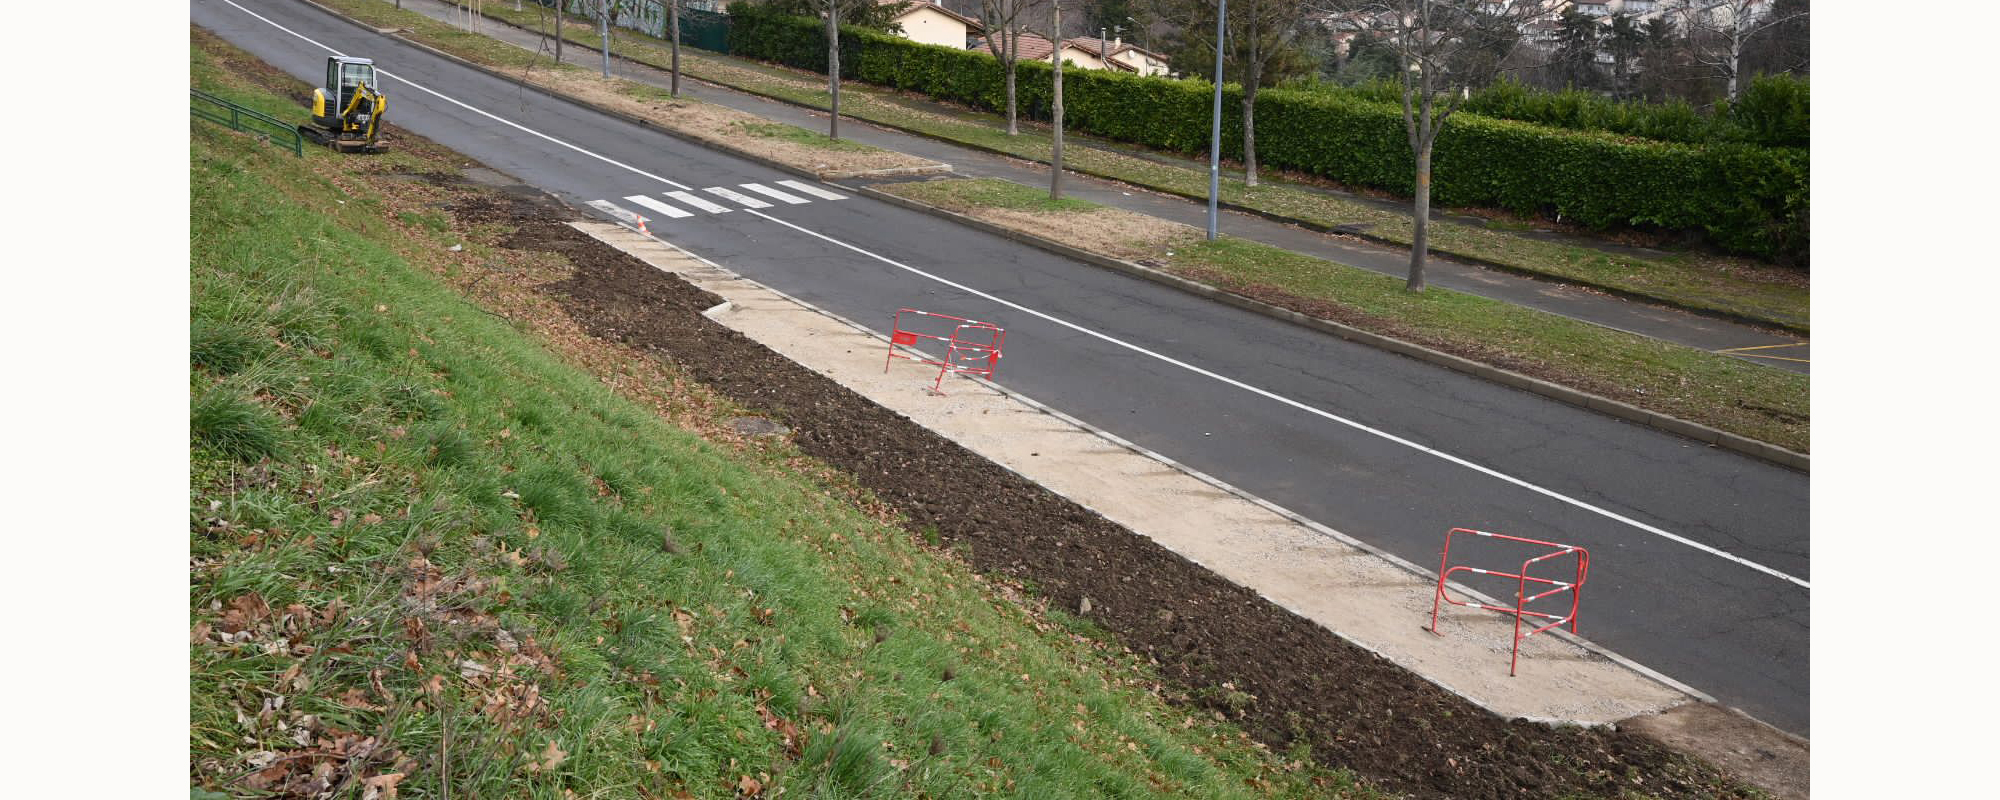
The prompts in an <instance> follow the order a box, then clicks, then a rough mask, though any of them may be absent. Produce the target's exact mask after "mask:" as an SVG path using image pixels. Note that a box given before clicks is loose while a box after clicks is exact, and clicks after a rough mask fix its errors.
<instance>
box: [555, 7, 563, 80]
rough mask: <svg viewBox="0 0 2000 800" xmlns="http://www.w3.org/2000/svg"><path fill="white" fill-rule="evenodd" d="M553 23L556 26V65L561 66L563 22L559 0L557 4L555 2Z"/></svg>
mask: <svg viewBox="0 0 2000 800" xmlns="http://www.w3.org/2000/svg"><path fill="white" fill-rule="evenodd" d="M555 21H556V25H555V29H556V63H558V64H561V63H562V40H563V32H562V22H563V9H562V2H561V0H557V2H556V8H555Z"/></svg>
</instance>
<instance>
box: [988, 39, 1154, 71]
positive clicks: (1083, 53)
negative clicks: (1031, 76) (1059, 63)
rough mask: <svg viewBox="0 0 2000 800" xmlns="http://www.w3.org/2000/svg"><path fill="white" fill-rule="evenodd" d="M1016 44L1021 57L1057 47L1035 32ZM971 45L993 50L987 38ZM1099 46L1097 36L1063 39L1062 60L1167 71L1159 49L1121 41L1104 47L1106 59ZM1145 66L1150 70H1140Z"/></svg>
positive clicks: (1041, 56)
mask: <svg viewBox="0 0 2000 800" xmlns="http://www.w3.org/2000/svg"><path fill="white" fill-rule="evenodd" d="M1016 47H1017V48H1018V50H1019V53H1020V59H1021V60H1022V61H1047V60H1049V53H1050V52H1051V51H1053V50H1054V49H1055V44H1054V43H1052V42H1050V41H1049V40H1048V39H1045V38H1042V37H1040V36H1036V35H1035V34H1032V33H1023V34H1021V39H1020V43H1019V44H1018V45H1016ZM972 49H974V50H979V51H981V52H987V53H991V52H993V51H992V50H989V49H987V46H986V40H985V39H979V40H977V41H974V42H973V43H972ZM1098 49H1099V48H1098V39H1096V38H1095V37H1093V38H1089V39H1085V38H1082V37H1077V38H1074V39H1064V40H1063V43H1062V60H1063V61H1064V62H1066V63H1068V64H1070V65H1071V66H1073V67H1076V68H1078V69H1114V70H1119V71H1121V72H1132V73H1137V74H1140V75H1158V74H1161V73H1163V72H1165V71H1166V64H1167V58H1166V56H1163V55H1160V54H1158V53H1154V52H1151V51H1148V50H1141V49H1139V48H1137V47H1133V46H1132V45H1130V44H1126V43H1124V42H1119V43H1116V44H1113V45H1110V46H1108V47H1106V48H1104V49H1108V50H1110V51H1111V58H1110V59H1109V60H1108V61H1107V60H1106V59H1104V58H1101V57H1099V56H1098ZM1142 69H1144V70H1149V71H1146V72H1141V71H1140V70H1142Z"/></svg>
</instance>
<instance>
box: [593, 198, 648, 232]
mask: <svg viewBox="0 0 2000 800" xmlns="http://www.w3.org/2000/svg"><path fill="white" fill-rule="evenodd" d="M584 205H587V206H590V207H591V208H594V209H597V210H599V211H602V212H604V213H605V214H607V215H609V216H610V217H611V218H612V219H615V220H618V221H619V222H623V223H625V224H627V225H630V226H633V227H635V228H636V227H638V226H639V223H640V222H641V221H642V218H641V217H640V216H639V215H638V214H634V213H632V212H631V211H628V210H626V209H625V208H624V207H623V206H620V205H618V204H617V203H613V202H611V201H609V200H592V201H590V202H588V203H585V204H584Z"/></svg>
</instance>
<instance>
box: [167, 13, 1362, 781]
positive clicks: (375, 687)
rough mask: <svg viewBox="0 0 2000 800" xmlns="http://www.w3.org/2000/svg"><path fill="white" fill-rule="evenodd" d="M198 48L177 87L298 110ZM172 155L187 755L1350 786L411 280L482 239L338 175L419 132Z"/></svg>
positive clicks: (565, 776)
mask: <svg viewBox="0 0 2000 800" xmlns="http://www.w3.org/2000/svg"><path fill="white" fill-rule="evenodd" d="M209 46H210V45H207V44H204V45H202V46H201V47H198V48H197V50H196V54H195V63H194V65H193V71H194V75H195V80H196V82H197V85H200V86H202V87H203V88H205V89H209V90H212V91H217V92H218V93H221V94H223V95H225V96H228V97H231V98H233V99H236V100H238V101H239V102H244V103H246V104H248V105H251V106H253V107H258V108H260V109H261V110H264V111H267V112H269V113H273V114H277V115H280V116H281V117H283V118H291V117H295V116H297V114H298V109H296V108H292V107H291V104H290V103H289V102H288V101H286V100H284V99H282V98H280V97H278V96H275V95H272V94H269V93H266V92H263V91H259V90H256V89H253V88H251V87H249V86H248V85H247V84H244V83H242V82H241V81H240V80H238V79H235V78H232V77H231V76H230V75H228V74H225V73H224V72H222V71H221V70H219V69H218V68H217V66H216V63H217V62H216V60H215V58H216V57H215V56H212V55H204V54H203V52H202V50H203V49H206V48H207V47H209ZM191 162H192V167H191V174H190V182H191V191H192V195H193V196H192V198H191V199H192V204H191V205H192V209H193V218H192V220H191V235H192V242H191V253H192V264H191V272H192V281H193V287H192V289H193V293H192V296H193V298H194V305H193V308H191V309H190V314H191V318H192V323H191V324H192V339H193V342H194V345H193V352H192V362H193V367H192V368H191V370H190V374H189V390H190V398H191V403H192V405H193V409H194V410H193V415H192V419H191V421H190V429H191V449H190V461H191V475H190V496H189V523H190V542H189V543H190V549H191V555H192V561H191V567H190V584H191V585H190V624H191V625H192V626H193V630H192V631H191V644H190V649H189V659H190V672H191V675H192V677H191V685H190V690H191V692H190V693H191V707H190V716H191V718H192V724H191V727H190V732H189V745H190V772H191V780H193V781H194V782H196V783H197V784H201V785H205V786H208V787H210V788H216V789H226V790H227V791H228V792H229V793H231V794H243V793H248V792H250V791H251V790H252V789H253V788H257V787H262V788H266V789H284V788H287V787H290V788H292V789H295V790H298V791H308V790H312V789H317V788H319V787H324V786H328V785H335V786H344V787H345V789H346V790H347V793H348V794H349V795H359V794H360V793H361V792H360V791H359V789H360V788H361V787H362V786H363V785H374V786H377V787H380V786H383V785H393V786H398V788H400V790H401V791H402V792H405V793H407V794H406V796H434V795H436V794H439V793H440V792H441V790H442V789H444V788H445V787H446V786H447V785H448V786H449V788H450V789H451V790H452V791H453V792H454V793H455V794H457V795H459V796H466V797H493V796H501V795H503V794H507V795H510V796H520V795H527V796H538V797H555V796H565V795H564V792H565V790H575V791H577V792H579V793H582V794H590V793H592V792H598V793H603V794H605V795H607V796H635V795H639V794H640V793H642V792H643V793H645V796H655V797H660V796H685V795H682V794H680V793H682V792H686V793H689V794H691V795H693V796H709V797H726V796H731V795H732V794H734V793H736V792H738V791H740V790H744V789H757V790H761V791H762V793H763V795H764V796H771V795H773V794H776V793H777V791H776V790H777V789H778V788H782V789H785V790H787V792H788V793H790V794H793V795H805V794H811V795H815V796H820V795H824V796H858V795H863V794H871V795H872V794H882V795H911V796H914V795H925V794H928V795H930V796H943V795H959V794H964V795H985V794H993V795H1009V796H1024V797H1062V796H1071V797H1099V796H1153V795H1157V794H1159V793H1173V794H1186V795H1192V796H1216V797H1228V796H1244V795H1247V794H1250V793H1251V791H1250V789H1249V788H1248V787H1250V786H1256V787H1260V789H1261V790H1262V791H1268V792H1271V793H1276V794H1281V795H1295V796H1302V795H1320V794H1322V793H1325V792H1329V791H1332V792H1337V793H1349V794H1352V793H1353V791H1352V790H1348V789H1331V788H1327V787H1333V786H1338V785H1341V784H1344V782H1345V779H1344V778H1343V777H1342V776H1329V775H1326V774H1324V773H1315V772H1314V771H1313V770H1311V769H1310V768H1301V767H1299V766H1298V765H1297V764H1295V763H1287V762H1284V761H1281V760H1279V759H1277V758H1274V757H1273V756H1271V755H1270V754H1267V753H1264V752H1262V751H1261V750H1259V749H1257V748H1255V747H1252V746H1250V745H1249V744H1248V743H1247V742H1245V741H1244V740H1243V737H1242V736H1241V734H1240V733H1239V732H1237V731H1235V730H1234V729H1232V728H1228V727H1225V726H1222V725H1220V724H1216V723H1212V722H1210V721H1208V720H1206V719H1196V718H1190V717H1188V716H1187V715H1185V714H1182V713H1180V712H1178V711H1176V710H1174V709H1172V708H1170V707H1168V706H1167V705H1165V704H1164V703H1163V702H1162V701H1161V700H1160V699H1159V698H1158V697H1157V696H1156V695H1154V694H1152V689H1151V687H1152V686H1153V684H1152V683H1151V681H1150V680H1149V678H1148V676H1147V674H1146V673H1145V672H1144V670H1143V669H1142V668H1140V667H1139V666H1137V665H1135V664H1133V663H1132V662H1131V660H1130V659H1129V657H1126V656H1123V655H1121V654H1119V653H1117V652H1115V651H1114V650H1113V649H1112V648H1109V647H1106V646H1104V645H1102V644H1100V643H1098V642H1097V641H1096V640H1093V639H1091V638H1089V637H1084V636H1079V635H1077V634H1076V633H1075V632H1074V631H1071V630H1068V629H1065V628H1064V627H1062V626H1061V625H1059V624H1052V623H1051V622H1049V619H1048V618H1047V617H1044V616H1040V615H1036V614H1032V613H1029V612H1027V611H1024V610H1023V608H1022V607H1021V606H1020V605H1018V604H1016V603H1014V602H1010V601H1008V600H1006V599H1004V597H1005V596H1007V595H1010V594H1011V592H1010V591H1009V590H1007V589H1006V588H1005V587H996V586H994V585H992V584H990V583H987V582H986V581H985V580H983V579H982V578H981V577H980V576H977V575H974V574H970V573H969V572H968V570H967V569H966V568H965V567H964V566H963V565H962V564H961V563H959V562H957V561H956V560H954V559H951V558H949V557H945V556H941V555H940V554H937V553H934V552H930V551H927V550H926V549H924V548H923V547H922V546H920V545H918V544H916V543H914V542H912V541H910V539H909V537H908V536H906V535H904V534H903V533H902V532H901V531H900V530H899V529H897V528H896V527H894V526H893V525H891V524H889V521H885V520H881V519H876V518H873V517H871V516H870V515H868V514H866V513H864V512H863V511H862V510H860V509H858V508H857V507H856V506H855V505H854V502H853V499H852V498H850V497H849V496H848V495H847V494H846V493H844V492H843V491H841V490H839V489H837V488H834V487H829V486H828V485H826V484H823V483H819V482H815V481H813V480H809V479H806V478H804V477H801V475H800V474H798V473H797V472H794V471H792V470H790V469H787V468H786V467H785V465H786V464H787V463H789V462H792V461H795V460H796V454H795V453H793V452H790V451H789V450H788V449H787V448H785V447H784V446H782V445H771V446H770V447H771V450H770V451H768V452H765V453H763V455H761V456H760V455H759V454H758V452H755V451H752V452H747V453H746V452H743V451H738V450H732V449H731V448H730V447H727V446H719V445H717V444H715V443H711V442H708V441H704V440H703V439H701V438H699V437H697V436H696V435H694V434H692V433H690V432H689V431H687V430H683V429H681V428H677V427H675V426H673V425H669V424H665V423H663V422H662V421H661V419H660V418H659V417H657V416H655V415H654V414H653V413H651V412H650V411H648V410H646V409H645V408H643V407H641V406H638V405H635V404H634V403H633V402H631V401H630V400H628V399H625V398H623V397H621V396H620V395H618V394H615V393H614V392H613V391H611V390H610V389H608V388H606V387H605V385H604V384H603V383H601V382H600V381H599V380H598V379H597V378H596V377H594V376H592V375H589V374H586V373H584V372H581V371H579V370H577V369H576V368H574V367H573V366H570V365H569V364H566V363H565V362H564V361H563V359H562V358H559V357H558V356H557V355H554V354H552V353H551V352H550V351H549V350H547V349H545V346H544V343H542V342H540V341H538V339H537V338H536V333H535V332H534V331H531V330H524V329H518V328H517V326H516V325H512V324H509V323H508V322H506V321H504V320H501V319H500V318H497V317H494V316H491V315H489V314H487V313H484V312H483V311H482V309H480V308H479V307H477V306H475V305H472V304H470V303H469V302H467V300H466V299H465V298H463V297H461V296H460V295H458V294H456V293H454V292H453V291H451V290H449V289H448V288H446V287H444V286H443V285H441V284H439V283H438V282H437V281H436V280H435V279H434V278H433V277H432V275H431V274H430V270H432V269H447V268H448V267H445V266H442V265H440V264H438V263H431V262H430V261H428V260H430V259H447V258H451V257H460V258H463V257H481V256H480V254H479V253H478V252H477V251H476V249H474V250H473V251H468V253H467V254H452V253H450V251H448V250H447V249H446V248H447V247H448V245H450V244H455V243H459V242H461V241H464V240H463V239H461V238H459V236H458V235H457V232H455V231H454V230H453V228H452V223H451V222H450V221H449V218H448V217H447V216H444V215H438V214H428V213H407V212H405V213H402V214H390V213H388V212H387V210H386V209H387V207H388V204H386V203H385V202H384V199H383V197H382V196H381V195H379V194H377V193H376V192H375V191H373V190H372V189H371V188H370V186H371V179H369V178H368V177H366V176H367V175H369V174H379V173H381V172H384V171H387V170H391V169H399V170H406V171H411V172H425V171H435V170H449V169H450V166H451V165H450V164H449V163H447V162H446V161H444V160H442V159H428V158H427V157H426V156H424V155H422V154H421V153H412V152H408V151H404V152H399V153H397V154H393V155H390V156H386V157H382V158H379V159H371V160H365V161H363V160H358V159H354V158H352V157H349V158H348V159H342V158H340V157H337V156H334V155H331V154H328V153H325V152H321V151H313V152H310V153H309V154H308V156H307V158H305V159H295V158H293V157H292V156H291V155H290V154H288V153H283V152H280V151H278V150H276V149H275V148H271V147H269V146H265V145H261V144H258V143H256V142H254V141H252V140H249V139H247V138H244V137H240V136H236V135H231V134H227V133H224V132H222V131H221V130H219V129H218V128H216V127H214V126H210V125H208V124H206V123H200V122H197V123H195V127H194V129H193V131H192V148H191ZM696 402H697V405H699V404H701V403H707V404H710V405H711V406H713V405H716V404H715V401H714V400H713V399H712V398H708V399H705V400H704V399H701V398H696ZM713 413H716V414H726V413H729V411H728V409H726V408H720V407H716V408H714V411H713ZM670 542H671V544H670Z"/></svg>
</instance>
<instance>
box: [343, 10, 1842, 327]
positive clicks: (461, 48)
mask: <svg viewBox="0 0 2000 800" xmlns="http://www.w3.org/2000/svg"><path fill="white" fill-rule="evenodd" d="M326 2H328V3H329V4H331V5H334V6H337V7H339V8H341V9H343V10H346V11H348V12H350V13H356V14H362V15H366V16H367V17H368V18H369V19H371V20H377V19H379V20H381V21H384V22H386V21H390V20H395V21H397V22H398V24H405V23H404V22H403V20H406V19H409V18H415V19H417V20H422V21H423V22H427V23H429V24H428V25H415V26H414V30H415V35H416V36H417V37H418V38H420V39H423V40H425V41H427V42H429V43H431V44H433V45H436V46H439V47H442V48H444V49H447V50H451V51H452V52H455V53H458V54H460V55H463V56H466V57H469V58H473V59H475V60H479V61H482V62H486V61H487V59H488V58H489V57H490V55H489V54H490V52H491V50H490V45H491V44H493V43H494V42H493V41H492V40H490V39H488V40H487V42H486V43H484V44H480V45H476V46H473V45H467V44H466V43H465V42H464V37H467V36H470V34H465V33H463V32H461V31H456V30H455V29H452V28H450V27H449V26H444V25H442V24H441V23H436V22H432V21H429V20H427V19H424V18H423V17H422V16H421V15H419V14H416V13H415V12H395V11H394V10H393V9H385V8H383V6H384V4H382V3H380V2H376V1H375V0H326ZM485 11H486V13H487V15H489V16H492V17H496V18H499V19H503V20H508V21H511V22H513V23H515V24H517V25H519V26H521V27H524V28H529V29H533V30H542V29H545V28H546V27H547V25H548V22H547V21H546V16H545V15H546V12H543V11H537V10H536V9H533V8H529V9H526V10H524V11H514V10H513V8H512V7H511V6H508V5H505V4H501V3H494V4H491V5H489V6H488V7H486V8H485ZM564 34H565V40H566V41H570V42H572V43H574V44H575V45H577V46H579V47H587V48H596V47H598V46H599V40H598V38H597V30H596V28H594V27H592V26H587V25H583V24H580V23H575V22H572V23H571V24H569V25H566V26H564ZM479 38H484V37H479ZM611 38H612V42H611V48H612V50H613V52H616V53H619V54H621V55H625V56H627V57H630V58H633V59H636V60H639V61H643V62H646V63H650V64H655V65H664V64H667V63H668V61H669V58H670V50H669V46H668V43H667V42H666V41H664V40H661V39H656V38H653V37H651V36H648V35H646V34H642V33H639V32H637V31H633V30H630V29H625V28H616V29H613V32H612V37H611ZM503 46H504V45H503ZM514 49H515V51H516V52H517V53H525V51H521V50H519V49H518V48H514ZM518 58H519V57H518V56H510V57H508V58H507V59H505V60H502V61H494V62H487V63H496V64H505V63H511V62H512V61H513V60H516V59H518ZM681 68H682V70H683V72H684V73H685V74H687V75H690V76H693V77H697V78H700V79H702V80H706V81H711V82H714V83H718V84H722V85H724V86H730V87H734V88H737V89H741V90H744V91H748V92H752V93H755V94H761V95H765V96H768V97H774V98H778V99H782V100H786V101H789V102H793V103H798V104H802V105H807V106H812V107H815V108H821V109H824V108H825V107H826V106H827V101H828V96H827V92H826V82H825V78H824V77H823V76H817V75H813V74H811V73H806V72H802V71H799V70H794V69H790V68H785V67H777V66H772V65H768V64H763V63H759V62H755V61H751V60H748V59H742V58H736V57H732V56H726V55H722V54H718V53H713V52H709V51H705V50H700V49H697V48H693V47H683V48H682V49H681ZM841 112H842V113H843V114H845V115H848V116H852V117H854V118H856V119H862V120H867V121H870V122H876V123H880V124H883V125H888V126H892V127H896V128H901V129H905V130H909V131H912V132H915V133H919V134H922V135H925V136H930V137H934V138H938V139H943V140H946V141H953V142H959V143H962V144H968V145H973V146H976V147H983V148H988V149H992V150H998V151H1001V152H1004V153H1006V154H1008V155H1012V156H1016V157H1019V158H1024V159H1029V160H1033V161H1040V162H1044V163H1046V162H1047V161H1048V160H1049V154H1050V150H1051V147H1050V135H1049V131H1048V128H1047V126H1046V125H1044V124H1041V123H1037V122H1032V121H1029V120H1025V119H1024V120H1022V121H1021V124H1020V133H1019V135H1016V136H1008V135H1006V132H1005V128H1006V126H1005V121H1004V118H1002V117H1000V116H998V115H995V114H992V113H988V112H983V111H974V110H971V109H963V108H957V107H955V106H951V105H949V104H941V103H937V102H932V101H928V100H919V99H914V98H911V97H908V96H905V95H902V94H899V93H897V92H894V91H891V90H886V89H882V88H880V87H875V86H871V85H868V84H864V83H859V82H854V81H848V82H844V83H843V84H842V92H841ZM1069 139H1070V141H1071V143H1072V144H1073V145H1088V144H1092V143H1095V144H1097V145H1098V146H1096V147H1090V146H1072V147H1069V148H1067V149H1065V151H1064V153H1063V158H1064V163H1065V164H1066V165H1068V166H1069V167H1070V168H1072V169H1075V170H1079V171H1083V172H1087V173H1091V174H1095V175H1101V176H1104V177H1107V178H1111V179H1114V180H1119V181H1123V182H1126V183H1130V184H1132V185H1135V186H1141V187H1146V188H1149V189H1154V190H1158V191H1164V192H1169V193H1176V194H1183V195H1194V196H1205V195H1206V194H1207V191H1208V170H1207V166H1206V164H1199V163H1195V162H1194V161H1192V160H1189V159H1185V158H1181V157H1178V156H1173V155H1170V154H1151V157H1141V156H1140V155H1138V154H1137V151H1135V150H1131V149H1130V148H1128V147H1125V146H1121V145H1119V144H1118V143H1115V142H1108V141H1098V140H1095V139H1094V138H1093V137H1089V136H1083V135H1080V134H1077V133H1074V132H1072V133H1070V134H1069ZM1286 177H1287V176H1285V175H1284V174H1282V173H1279V172H1276V171H1269V170H1267V171H1266V174H1265V176H1264V180H1263V181H1262V182H1261V183H1260V185H1258V186H1254V187H1253V186H1247V185H1245V184H1244V183H1243V181H1242V179H1241V171H1240V170H1236V171H1235V174H1234V176H1233V177H1232V175H1231V174H1229V173H1225V174H1224V176H1223V180H1222V186H1221V189H1222V197H1223V199H1224V200H1225V201H1227V202H1230V203H1235V204H1238V205H1241V206H1244V207H1247V208H1254V209H1257V210H1260V211H1264V212H1268V213H1272V214H1277V215H1281V216H1285V217H1288V218H1291V219H1298V220H1303V221H1307V222H1311V223H1316V224H1319V225H1324V226H1328V227H1334V226H1342V225H1360V226H1363V227H1364V228H1365V230H1366V231H1367V232H1368V233H1369V234H1371V235H1374V236H1378V237H1381V238H1383V239H1384V240H1387V241H1389V242H1393V243H1398V244H1403V245H1408V244H1409V242H1410V241H1411V240H1412V237H1413V235H1414V232H1413V226H1412V225H1411V222H1410V215H1409V212H1408V211H1407V210H1403V209H1396V210H1389V209H1384V208H1382V207H1380V206H1378V205H1376V204H1371V203H1367V202H1362V201H1360V200H1358V199H1355V198H1352V197H1346V196H1342V195H1340V194H1335V193H1329V192H1324V191H1314V190H1313V188H1312V187H1310V186H1308V185H1307V184H1305V183H1301V182H1296V181H1290V180H1287V179H1286ZM1294 177H1296V176H1294ZM1444 177H1446V176H1442V175H1441V176H1440V178H1441V179H1443V178H1444ZM1510 227H1519V226H1518V225H1510V224H1508V223H1501V224H1497V225H1495V226H1492V227H1479V226H1473V225H1466V224H1461V223H1457V222H1447V221H1439V222H1434V223H1433V224H1432V225H1431V230H1430V237H1431V242H1430V247H1431V249H1432V251H1433V252H1436V253H1439V254H1443V255H1457V256H1462V257H1467V258H1472V259H1478V260H1483V261H1490V262H1494V263H1498V264H1503V265H1506V266H1508V267H1510V268H1513V269H1518V270H1522V271H1526V272H1531V273H1536V274H1541V275H1546V276H1548V277H1551V278H1556V279H1561V280H1566V281H1578V282H1583V283H1587V284H1590V285H1595V286H1603V287H1607V288H1612V289H1617V290H1621V291H1626V292H1631V293H1634V294H1637V295H1640V296H1645V297H1654V298H1659V299H1661V300H1665V301H1668V302H1672V303H1676V304H1680V305H1684V306H1687V307H1691V308H1696V309H1706V310H1712V311H1719V312H1724V313H1729V314H1735V315H1739V316H1743V317H1746V318H1750V319H1757V320H1764V321H1767V322H1771V323H1775V324H1780V325H1785V326H1791V327H1794V328H1798V329H1801V330H1805V329H1809V328H1810V325H1811V318H1812V315H1811V305H1812V303H1811V292H1810V289H1809V288H1808V287H1807V286H1806V282H1805V280H1804V279H1803V278H1801V277H1798V276H1795V275H1790V274H1788V273H1787V271H1785V270H1781V269H1775V268H1771V267H1768V266H1766V265H1760V264H1758V263H1757V262H1755V261H1752V260H1749V259H1742V258H1731V257H1723V256H1714V255H1706V254H1699V253H1672V254H1666V255H1662V256H1658V257H1641V256H1639V255H1636V254H1633V253H1629V252H1610V251H1606V250H1601V249H1596V248H1590V247H1581V246H1577V245H1573V244H1567V243H1564V242H1560V241H1552V240H1548V239H1540V238H1535V237H1530V236H1523V235H1518V234H1516V233H1514V232H1511V231H1510V230H1508V228H1510Z"/></svg>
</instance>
